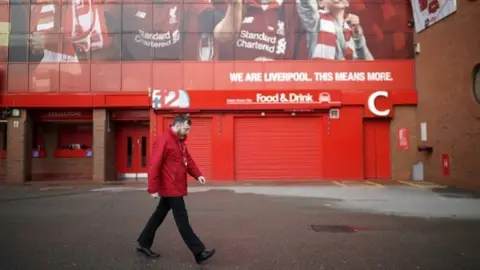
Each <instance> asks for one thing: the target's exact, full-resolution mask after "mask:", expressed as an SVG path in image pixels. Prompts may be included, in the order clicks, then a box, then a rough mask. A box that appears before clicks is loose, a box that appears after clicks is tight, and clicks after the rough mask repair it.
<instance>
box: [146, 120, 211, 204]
mask: <svg viewBox="0 0 480 270" xmlns="http://www.w3.org/2000/svg"><path fill="white" fill-rule="evenodd" d="M186 139H187V138H186V137H185V138H183V139H180V138H179V137H178V136H177V135H176V134H175V133H174V132H173V131H172V130H171V129H169V130H168V131H166V132H164V133H163V134H162V135H161V136H160V137H158V139H157V140H156V142H155V144H154V145H153V155H152V159H151V162H150V168H149V170H148V189H147V191H148V193H150V194H152V193H156V192H158V194H159V195H160V196H162V197H182V196H186V195H187V173H188V174H190V175H191V176H192V177H194V178H195V179H197V178H198V177H200V176H202V173H201V172H200V170H199V169H198V167H197V165H196V164H195V161H193V159H192V157H191V156H190V154H189V153H188V149H187V146H186V145H185V140H186ZM185 163H186V165H185Z"/></svg>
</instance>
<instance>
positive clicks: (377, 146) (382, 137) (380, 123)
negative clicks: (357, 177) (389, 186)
mask: <svg viewBox="0 0 480 270" xmlns="http://www.w3.org/2000/svg"><path fill="white" fill-rule="evenodd" d="M363 130H364V133H363V140H364V149H363V153H364V158H363V164H364V175H365V179H388V178H391V174H392V170H391V166H392V164H391V162H390V122H389V121H388V120H383V119H382V120H377V119H368V120H365V122H364V127H363Z"/></svg>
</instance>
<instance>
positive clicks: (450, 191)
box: [432, 186, 480, 199]
mask: <svg viewBox="0 0 480 270" xmlns="http://www.w3.org/2000/svg"><path fill="white" fill-rule="evenodd" d="M432 191H433V192H435V193H438V194H439V195H441V196H443V197H447V198H465V199H480V193H479V192H473V191H469V190H465V189H460V188H456V187H452V186H449V187H446V188H432Z"/></svg>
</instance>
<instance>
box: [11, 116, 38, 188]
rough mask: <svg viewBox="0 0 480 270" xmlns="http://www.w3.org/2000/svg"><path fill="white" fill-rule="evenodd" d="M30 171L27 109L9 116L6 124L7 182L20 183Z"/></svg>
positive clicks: (30, 144)
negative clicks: (17, 115)
mask: <svg viewBox="0 0 480 270" xmlns="http://www.w3.org/2000/svg"><path fill="white" fill-rule="evenodd" d="M31 173H32V121H31V119H30V117H29V116H28V111H27V110H20V116H19V117H9V118H8V125H7V177H6V181H7V183H12V184H21V183H24V182H26V181H28V180H30V177H31Z"/></svg>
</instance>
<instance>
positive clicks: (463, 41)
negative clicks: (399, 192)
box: [416, 0, 480, 189]
mask: <svg viewBox="0 0 480 270" xmlns="http://www.w3.org/2000/svg"><path fill="white" fill-rule="evenodd" d="M457 6H458V10H457V12H456V13H454V14H452V15H451V16H449V17H448V18H446V19H444V20H443V21H440V22H438V23H437V24H435V25H433V26H432V27H431V28H429V29H427V30H425V31H423V32H421V33H420V34H419V35H418V36H417V42H419V43H420V45H421V53H420V54H419V55H418V56H417V58H416V60H417V61H416V76H417V89H418V93H419V104H418V116H417V123H418V124H419V123H420V122H423V121H426V122H427V130H428V142H427V143H428V144H429V145H431V146H433V154H432V155H431V156H427V157H423V158H422V160H423V161H424V162H425V177H426V180H429V181H434V182H438V183H441V184H450V185H454V186H458V187H465V188H473V189H480V157H479V153H480V105H479V104H478V103H477V102H476V101H475V100H474V97H473V87H472V70H473V67H474V66H475V65H476V64H478V63H479V62H480V34H479V30H480V28H479V21H478V17H479V14H480V2H479V1H468V0H459V1H458V4H457ZM442 153H446V154H448V155H449V156H450V166H451V172H450V176H444V175H443V173H442V160H441V155H442Z"/></svg>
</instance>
